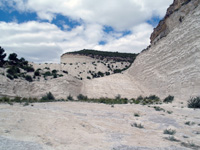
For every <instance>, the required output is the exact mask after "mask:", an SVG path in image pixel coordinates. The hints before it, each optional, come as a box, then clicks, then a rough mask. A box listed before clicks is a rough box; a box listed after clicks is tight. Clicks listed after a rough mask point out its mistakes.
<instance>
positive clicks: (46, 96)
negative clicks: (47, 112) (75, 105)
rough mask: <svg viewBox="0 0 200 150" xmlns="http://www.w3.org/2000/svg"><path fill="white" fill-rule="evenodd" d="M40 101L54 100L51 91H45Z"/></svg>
mask: <svg viewBox="0 0 200 150" xmlns="http://www.w3.org/2000/svg"><path fill="white" fill-rule="evenodd" d="M40 101H41V102H49V101H55V97H54V96H53V94H52V93H51V92H49V93H47V94H46V95H44V96H43V97H42V98H41V99H40Z"/></svg>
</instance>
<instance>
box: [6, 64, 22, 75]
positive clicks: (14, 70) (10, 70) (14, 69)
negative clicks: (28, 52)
mask: <svg viewBox="0 0 200 150" xmlns="http://www.w3.org/2000/svg"><path fill="white" fill-rule="evenodd" d="M7 73H8V74H10V75H14V74H17V73H20V69H19V68H18V67H16V66H11V67H10V68H8V70H7Z"/></svg>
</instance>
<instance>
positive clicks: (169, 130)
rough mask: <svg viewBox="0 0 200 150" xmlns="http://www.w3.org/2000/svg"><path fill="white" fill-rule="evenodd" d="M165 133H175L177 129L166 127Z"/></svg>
mask: <svg viewBox="0 0 200 150" xmlns="http://www.w3.org/2000/svg"><path fill="white" fill-rule="evenodd" d="M163 133H164V134H169V135H174V134H175V133H176V130H172V129H166V130H164V131H163Z"/></svg>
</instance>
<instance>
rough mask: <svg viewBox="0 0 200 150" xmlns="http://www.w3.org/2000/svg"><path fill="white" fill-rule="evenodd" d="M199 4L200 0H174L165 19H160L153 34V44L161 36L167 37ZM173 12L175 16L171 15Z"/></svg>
mask: <svg viewBox="0 0 200 150" xmlns="http://www.w3.org/2000/svg"><path fill="white" fill-rule="evenodd" d="M198 4H199V0H174V2H173V4H172V5H170V7H169V8H168V9H167V13H166V15H165V17H164V19H163V20H161V21H160V23H159V24H158V26H157V27H156V28H155V29H154V31H153V33H152V34H151V37H150V39H151V44H155V43H156V42H157V41H159V40H160V39H161V38H163V37H166V36H167V35H168V34H169V33H170V32H171V31H172V30H173V29H174V28H175V27H176V26H178V25H179V24H181V23H182V22H183V21H184V18H185V16H187V14H188V13H189V12H190V11H192V10H194V9H195V8H196V7H197V6H198ZM179 9H181V10H179ZM172 14H173V16H172V17H171V15H172Z"/></svg>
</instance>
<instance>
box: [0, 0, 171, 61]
mask: <svg viewBox="0 0 200 150" xmlns="http://www.w3.org/2000/svg"><path fill="white" fill-rule="evenodd" d="M172 1H173V0H154V1H153V0H140V1H138V0H109V1H108V0H99V1H94V0H57V1H54V0H3V1H2V2H3V4H5V2H6V5H9V6H10V7H13V9H17V10H18V11H20V12H21V13H22V12H27V11H31V12H36V13H37V15H38V17H39V18H40V19H45V20H49V22H48V23H47V22H46V23H44V22H37V21H31V22H25V23H21V24H19V23H17V22H12V23H6V22H0V46H2V47H4V48H5V50H6V51H7V52H8V53H11V52H16V53H18V54H19V56H20V57H25V58H27V59H28V60H30V61H34V62H51V61H52V62H59V57H60V55H61V54H62V53H64V52H67V51H72V50H80V49H84V48H88V49H99V50H109V51H119V52H132V53H134V52H136V53H138V52H140V51H141V50H143V49H144V48H146V46H148V45H149V43H150V40H149V37H150V34H151V32H152V31H153V27H152V26H151V25H149V24H147V23H146V21H147V20H149V19H151V18H152V17H153V15H156V16H159V17H163V16H164V14H165V12H166V9H167V7H168V6H169V4H170V3H172ZM0 5H1V2H0ZM58 13H60V14H62V15H64V16H68V17H70V18H71V19H76V20H80V19H81V20H82V23H81V25H79V26H76V27H75V28H72V29H71V30H67V29H69V26H68V25H65V24H62V25H63V27H64V29H65V30H61V29H60V28H58V27H57V26H56V25H54V24H52V23H51V20H52V19H53V18H55V17H56V14H58ZM104 25H107V26H112V27H113V28H114V29H115V31H117V32H110V33H105V32H103V26H104ZM123 30H128V31H131V34H128V35H126V36H123V33H122V32H120V31H123ZM100 41H106V42H107V43H106V44H105V45H99V44H98V43H99V42H100Z"/></svg>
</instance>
